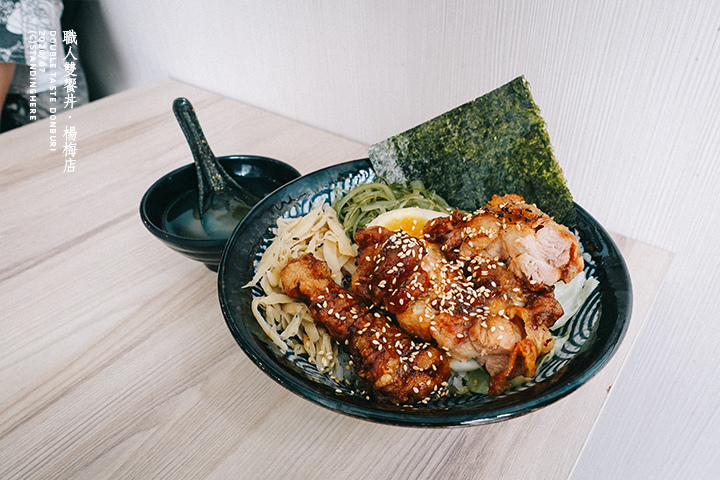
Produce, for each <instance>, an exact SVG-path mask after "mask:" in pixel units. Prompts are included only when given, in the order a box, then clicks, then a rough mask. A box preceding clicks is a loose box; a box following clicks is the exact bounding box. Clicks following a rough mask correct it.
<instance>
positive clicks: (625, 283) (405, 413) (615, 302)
mask: <svg viewBox="0 0 720 480" xmlns="http://www.w3.org/2000/svg"><path fill="white" fill-rule="evenodd" d="M363 168H372V165H371V164H370V162H369V160H368V159H367V158H365V159H359V160H352V161H348V162H343V163H340V164H337V165H332V166H329V167H325V168H323V169H320V170H317V171H315V172H312V173H309V174H307V175H304V176H302V177H300V178H297V179H295V180H293V181H291V182H289V183H288V184H286V185H284V186H283V187H281V188H279V189H278V190H276V191H275V192H273V193H272V194H271V195H268V196H267V197H266V198H265V199H263V200H262V201H261V202H259V203H258V204H257V205H256V206H255V207H254V208H253V210H251V212H250V213H248V215H247V216H246V217H245V218H244V219H243V220H242V221H241V222H240V224H238V226H237V227H236V229H235V231H234V232H233V234H232V235H231V237H230V239H229V240H228V244H227V246H226V248H225V250H224V252H223V255H222V257H221V260H220V264H219V269H218V296H219V300H220V305H221V309H222V312H223V316H224V318H225V321H226V324H227V326H228V328H229V330H230V331H231V333H232V335H233V337H234V338H235V340H236V342H237V343H238V345H239V346H240V348H241V349H242V350H243V351H244V353H245V354H246V355H247V356H248V357H249V358H250V359H251V360H252V361H253V363H255V365H256V366H257V367H259V368H260V369H261V370H262V371H263V372H265V373H266V374H267V375H268V376H269V377H270V378H272V379H273V380H274V381H276V382H277V383H279V384H281V385H283V386H284V387H286V388H287V389H288V390H290V391H291V392H293V393H295V394H297V395H299V396H300V397H302V398H304V399H306V400H309V401H311V402H313V403H316V404H318V405H320V406H323V407H325V408H328V409H330V410H333V411H335V412H338V413H342V414H345V415H349V416H352V417H356V418H361V419H364V420H369V421H373V422H379V423H383V424H390V425H399V426H411V427H455V426H469V425H481V424H488V423H493V422H497V421H501V420H506V419H510V418H514V417H518V416H521V415H525V414H528V413H530V412H533V411H536V410H538V409H540V408H543V407H545V406H547V405H549V404H552V403H554V402H556V401H557V400H559V399H561V398H563V397H565V396H567V395H568V394H569V393H571V392H573V391H574V390H576V389H577V388H579V387H580V386H581V385H583V384H584V383H585V382H587V381H588V380H589V379H590V378H592V377H593V376H595V374H597V373H598V372H599V371H600V370H601V369H602V368H603V367H604V366H605V365H606V364H607V362H608V361H609V360H610V359H611V358H612V356H613V355H614V353H615V352H616V351H617V348H618V347H619V345H620V343H621V342H622V340H623V338H624V336H625V334H626V332H627V328H628V324H629V320H630V316H631V313H632V285H631V280H630V275H629V272H628V269H627V265H626V264H625V260H624V259H623V257H622V254H621V253H620V250H619V249H618V247H617V245H616V244H615V242H614V241H613V239H612V238H611V237H610V235H609V234H608V233H607V232H606V231H605V229H604V228H603V227H602V226H601V225H600V224H599V223H598V222H597V221H596V220H595V219H594V218H593V217H592V216H591V215H590V214H589V213H588V212H587V211H586V210H585V209H583V208H582V207H581V206H579V205H578V204H577V203H575V208H576V211H577V213H578V229H579V230H580V232H581V234H582V235H581V236H582V240H583V243H586V242H594V243H595V244H598V245H599V246H600V247H601V250H598V251H596V252H592V253H591V254H592V255H593V259H594V261H595V262H596V263H597V267H598V268H597V270H596V271H598V272H599V274H600V277H601V278H600V288H601V293H602V296H603V299H606V300H604V301H603V303H602V305H603V308H602V309H601V312H600V319H599V321H598V327H597V330H600V329H601V328H604V329H605V330H608V329H609V330H608V331H605V330H603V335H604V336H605V337H604V338H605V341H604V342H602V344H598V342H595V341H593V342H592V344H591V345H590V347H589V349H588V352H585V353H583V354H580V355H578V357H576V358H574V359H573V360H571V361H570V362H569V364H568V365H571V364H572V365H573V367H574V368H573V369H572V370H571V373H570V374H569V377H568V378H567V379H565V375H568V374H567V373H563V374H562V377H563V379H564V380H563V382H560V383H558V382H557V379H556V381H552V377H551V378H550V379H547V380H545V381H543V382H540V383H538V384H537V385H535V387H538V386H541V387H542V388H538V389H535V387H531V388H530V389H529V390H526V391H525V392H528V391H530V392H532V391H533V390H535V391H536V392H537V395H536V396H531V397H530V400H528V398H527V397H528V395H530V393H527V394H525V392H517V393H514V394H510V395H507V396H504V397H502V398H501V399H497V400H492V401H490V402H487V403H485V404H482V405H479V406H475V407H472V408H465V409H463V410H453V409H448V410H444V409H438V408H427V407H412V408H402V407H398V406H393V405H383V404H377V403H372V402H371V403H367V402H366V401H364V400H362V399H361V398H360V397H359V396H354V397H353V396H347V395H341V394H338V393H337V392H335V391H334V389H332V388H331V387H329V386H327V385H324V384H321V383H317V382H312V380H311V379H308V378H305V377H303V376H301V375H293V374H292V372H290V371H289V369H288V368H284V366H283V365H282V364H281V362H280V361H279V359H278V356H277V355H274V354H273V355H270V354H269V353H268V351H267V350H266V349H265V348H262V344H261V343H262V342H260V341H259V339H257V338H255V336H254V335H253V334H252V333H251V332H250V331H249V330H247V328H245V326H244V324H243V322H242V319H236V318H234V315H233V312H232V311H231V308H230V304H229V302H230V299H229V298H228V295H229V288H230V287H231V286H230V285H229V284H228V280H229V279H228V268H229V267H230V266H229V262H231V261H235V260H238V259H235V258H234V251H235V247H236V245H238V242H240V241H241V239H242V240H246V239H244V238H243V235H244V234H245V233H246V232H248V231H249V229H250V228H252V227H253V222H255V221H256V217H258V216H259V215H260V214H261V213H262V212H263V210H265V209H268V208H272V207H274V206H275V205H276V204H277V203H278V202H283V200H284V197H285V196H287V192H288V191H290V190H292V189H295V188H304V187H305V186H307V187H311V186H312V185H313V183H314V182H316V180H317V179H320V178H323V177H327V176H330V175H331V174H332V173H333V172H337V174H338V176H341V175H345V176H347V175H348V174H350V173H352V172H355V171H359V170H360V169H363ZM342 172H345V173H342ZM305 184H307V185H305ZM295 196H297V195H295ZM284 206H285V207H287V205H284ZM275 211H276V213H277V215H276V216H275V217H274V218H275V219H277V217H278V216H279V215H280V214H281V213H282V212H281V211H280V210H279V209H277V208H275ZM271 226H272V225H270V227H271ZM268 228H269V227H268ZM583 229H585V230H587V231H583ZM265 231H266V232H267V229H266V230H265ZM265 235H267V233H266V234H265ZM590 237H592V238H590ZM256 240H257V241H256V243H258V242H259V241H260V240H261V238H258V239H256ZM253 241H255V240H253ZM258 247H259V245H253V246H252V247H247V246H244V247H242V248H246V249H247V248H255V249H257V248H258ZM248 257H249V258H239V261H240V262H242V264H243V265H245V266H248V265H249V267H250V268H251V269H252V265H253V263H254V260H253V259H254V257H255V253H252V255H248ZM596 257H597V258H596ZM601 266H602V268H600V267H601ZM249 279H250V278H247V277H246V278H245V279H241V280H244V281H247V280H249ZM606 303H607V305H606ZM608 307H609V308H608ZM250 315H252V314H250ZM610 317H614V318H610ZM252 320H253V321H254V318H253V319H252ZM278 353H279V354H280V355H282V353H281V352H279V350H278ZM591 354H592V355H591ZM284 358H286V357H284ZM568 370H569V369H568ZM558 375H559V373H556V374H555V375H553V376H555V377H558ZM558 378H559V377H558ZM565 380H567V381H565ZM310 382H312V383H310Z"/></svg>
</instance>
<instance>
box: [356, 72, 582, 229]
mask: <svg viewBox="0 0 720 480" xmlns="http://www.w3.org/2000/svg"><path fill="white" fill-rule="evenodd" d="M368 155H369V157H370V161H371V162H372V165H373V168H374V169H375V172H377V174H378V175H380V176H382V177H385V178H387V179H388V181H390V182H393V183H406V182H409V181H412V180H421V181H422V182H423V183H424V184H425V185H426V186H427V187H428V188H430V189H432V190H434V191H435V192H437V193H438V195H440V196H442V197H443V198H444V199H445V200H446V201H447V202H448V203H449V204H451V205H453V206H454V207H457V208H459V209H461V210H464V211H467V212H472V211H475V210H477V209H479V208H481V207H482V206H483V205H484V204H485V203H486V202H488V201H489V200H490V199H491V198H492V197H493V195H505V194H507V193H514V194H518V195H522V196H523V197H524V198H525V199H526V200H527V201H528V203H534V204H536V205H537V206H538V207H540V209H542V210H543V211H544V212H545V213H547V214H548V215H550V216H552V217H554V218H555V219H556V220H557V221H558V222H560V223H562V224H564V225H567V226H569V227H574V226H575V206H574V204H573V200H572V195H571V194H570V190H569V189H568V187H567V185H566V181H565V177H564V175H563V172H562V169H561V168H560V165H559V164H558V162H557V161H556V159H555V155H554V153H553V150H552V145H551V143H550V137H549V135H548V132H547V129H546V126H545V121H544V120H543V118H542V117H541V116H540V108H539V107H538V106H537V105H536V104H535V102H534V101H533V98H532V95H531V93H530V87H529V85H528V82H527V81H526V80H525V78H523V77H518V78H516V79H514V80H512V81H510V82H508V83H506V84H505V85H502V86H501V87H498V88H496V89H495V90H493V91H491V92H489V93H487V94H485V95H483V96H481V97H479V98H476V99H475V100H472V101H470V102H467V103H465V104H463V105H460V106H458V107H456V108H454V109H452V110H450V111H448V112H445V113H443V114H441V115H438V116H437V117H435V118H432V119H430V120H428V121H426V122H424V123H422V124H420V125H418V126H416V127H413V128H411V129H409V130H407V131H405V132H403V133H399V134H397V135H394V136H392V137H390V138H388V139H386V140H383V141H381V142H378V143H376V144H374V145H372V146H370V147H369V148H368Z"/></svg>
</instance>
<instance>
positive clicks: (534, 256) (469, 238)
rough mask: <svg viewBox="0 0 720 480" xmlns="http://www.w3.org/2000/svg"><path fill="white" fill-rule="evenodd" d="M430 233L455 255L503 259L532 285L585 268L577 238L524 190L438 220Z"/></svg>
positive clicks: (570, 275) (548, 285)
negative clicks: (533, 202)
mask: <svg viewBox="0 0 720 480" xmlns="http://www.w3.org/2000/svg"><path fill="white" fill-rule="evenodd" d="M425 238H426V239H427V240H428V241H429V242H432V243H437V244H440V245H441V246H442V250H443V252H444V253H445V254H446V255H448V257H449V258H452V259H453V260H460V261H470V260H472V259H474V258H477V257H478V256H483V257H485V258H489V259H500V260H502V261H504V262H506V263H507V265H508V268H509V269H510V270H511V271H512V272H513V273H514V274H515V275H517V276H518V278H522V279H524V281H525V282H526V284H527V286H528V288H530V289H531V290H547V289H550V288H552V286H553V285H554V284H555V283H557V281H558V280H562V281H564V282H569V281H570V280H572V279H573V277H575V275H577V274H578V273H579V272H581V271H582V270H583V268H584V262H583V258H582V255H581V254H580V243H579V242H578V239H577V237H575V235H573V233H572V232H571V231H570V230H569V229H568V228H567V227H565V226H564V225H561V224H559V223H557V222H555V221H554V220H553V219H552V218H551V217H549V216H548V215H546V214H545V213H543V212H542V211H541V210H540V209H538V208H537V207H536V206H535V205H530V204H528V203H525V200H524V199H523V197H521V196H520V195H512V194H509V195H504V196H502V197H500V196H497V195H496V196H494V197H493V198H492V200H491V201H490V202H488V203H487V205H486V206H485V207H484V208H483V209H481V210H479V211H478V212H475V213H473V214H470V215H463V214H461V213H460V212H458V211H456V212H454V213H453V215H451V216H449V217H440V218H436V219H433V220H431V221H430V223H429V224H428V225H427V226H426V227H425Z"/></svg>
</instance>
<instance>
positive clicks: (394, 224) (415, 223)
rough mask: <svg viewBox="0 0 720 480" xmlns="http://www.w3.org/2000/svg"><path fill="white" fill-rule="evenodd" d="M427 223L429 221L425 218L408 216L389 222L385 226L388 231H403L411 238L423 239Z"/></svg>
mask: <svg viewBox="0 0 720 480" xmlns="http://www.w3.org/2000/svg"><path fill="white" fill-rule="evenodd" d="M426 223H427V220H426V219H424V218H420V217H415V216H412V215H407V216H404V217H402V218H393V219H391V220H389V221H388V222H387V223H386V224H385V228H387V229H388V230H402V231H404V232H405V233H407V234H408V235H410V236H413V237H415V238H422V231H423V227H424V226H425V224H426Z"/></svg>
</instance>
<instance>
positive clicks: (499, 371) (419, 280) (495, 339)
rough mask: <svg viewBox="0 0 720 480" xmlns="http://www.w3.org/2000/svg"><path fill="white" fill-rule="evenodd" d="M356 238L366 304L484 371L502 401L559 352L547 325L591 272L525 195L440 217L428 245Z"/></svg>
mask: <svg viewBox="0 0 720 480" xmlns="http://www.w3.org/2000/svg"><path fill="white" fill-rule="evenodd" d="M355 241H356V242H357V244H358V247H359V249H360V251H359V254H358V268H357V270H356V271H355V273H354V274H353V278H352V288H353V290H354V291H355V292H356V294H357V295H358V297H359V298H360V299H361V300H362V301H364V302H366V303H367V304H368V305H375V306H380V307H382V308H383V309H384V310H386V311H387V312H388V313H390V314H393V315H394V316H395V318H396V319H397V322H398V324H399V325H400V326H401V327H402V328H403V329H404V330H405V331H407V332H408V333H410V334H411V335H413V336H414V337H416V338H418V339H421V340H424V341H433V342H435V343H436V344H437V345H438V346H439V347H441V348H442V349H444V350H446V351H447V352H449V354H450V356H451V357H452V358H454V359H457V360H461V361H466V360H470V359H475V360H477V361H478V362H479V363H480V364H481V365H485V367H486V369H487V371H488V373H489V374H490V375H491V380H490V393H491V394H493V395H498V394H500V393H502V392H503V391H504V390H505V389H507V388H508V387H509V385H510V384H509V380H511V379H512V378H514V377H516V376H518V375H524V376H528V377H529V376H533V375H534V374H535V368H536V367H535V363H536V360H537V358H538V357H539V356H540V355H543V354H545V353H548V352H549V351H551V350H552V347H553V338H552V335H551V334H550V331H549V330H548V327H551V326H552V325H553V324H554V323H555V321H556V320H557V319H558V318H560V317H561V316H562V314H563V310H562V307H561V306H560V304H559V303H558V302H557V300H556V299H555V297H554V295H553V285H554V283H556V282H557V280H559V279H562V280H565V281H569V280H570V279H571V278H572V277H574V276H575V275H576V274H577V273H578V272H579V271H581V270H582V268H583V261H582V256H580V253H579V252H580V249H579V243H578V241H577V239H576V238H575V236H574V235H573V234H572V232H570V231H569V230H568V229H567V228H565V227H564V226H562V225H559V224H557V223H555V222H554V221H553V220H552V219H551V218H550V217H548V216H547V215H545V214H544V213H542V212H541V211H540V210H538V209H537V208H536V207H534V206H532V205H528V204H526V203H524V201H523V200H522V197H519V196H517V195H506V196H505V197H495V198H493V200H492V201H491V202H490V203H488V205H487V206H486V207H485V208H484V209H483V210H480V211H479V212H476V213H475V214H473V215H462V214H460V213H459V212H455V213H454V214H453V215H452V216H449V217H441V218H437V219H434V220H432V221H431V222H430V223H429V224H428V225H427V226H426V229H425V235H424V238H423V239H422V240H418V239H414V238H412V237H410V236H409V235H407V234H405V233H403V232H401V231H395V232H391V231H388V230H387V229H385V228H383V227H367V228H365V229H361V230H359V231H358V232H357V234H356V235H355Z"/></svg>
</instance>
